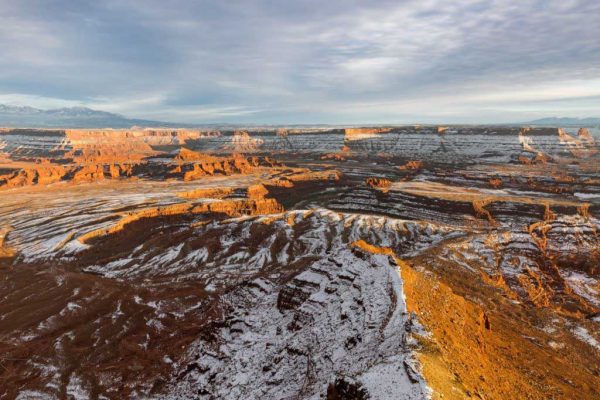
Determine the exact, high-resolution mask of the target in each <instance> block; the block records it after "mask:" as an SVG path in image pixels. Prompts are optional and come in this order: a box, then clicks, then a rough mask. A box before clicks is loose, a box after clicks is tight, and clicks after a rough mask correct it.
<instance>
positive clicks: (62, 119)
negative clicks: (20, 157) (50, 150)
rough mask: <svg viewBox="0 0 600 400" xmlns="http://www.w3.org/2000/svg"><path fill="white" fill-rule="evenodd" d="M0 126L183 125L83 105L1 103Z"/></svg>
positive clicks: (99, 126) (97, 126) (122, 126)
mask: <svg viewBox="0 0 600 400" xmlns="http://www.w3.org/2000/svg"><path fill="white" fill-rule="evenodd" d="M0 126H3V127H19V128H24V127H27V128H131V127H132V126H140V127H150V126H152V127H183V126H184V125H183V124H175V123H169V122H162V121H149V120H145V119H131V118H126V117H124V116H122V115H119V114H114V113H109V112H106V111H98V110H92V109H90V108H86V107H70V108H57V109H52V110H41V109H39V108H33V107H27V106H25V107H22V106H7V105H2V104H0Z"/></svg>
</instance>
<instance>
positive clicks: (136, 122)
mask: <svg viewBox="0 0 600 400" xmlns="http://www.w3.org/2000/svg"><path fill="white" fill-rule="evenodd" d="M506 125H537V126H557V127H561V126H562V127H564V126H584V127H592V126H600V118H558V117H551V118H542V119H536V120H534V121H527V122H521V123H515V124H506ZM133 126H139V127H157V128H158V127H164V128H184V127H200V126H203V127H209V126H210V127H212V128H223V127H239V126H241V125H237V124H202V125H200V124H179V123H173V122H164V121H151V120H146V119H135V118H127V117H124V116H122V115H119V114H115V113H110V112H106V111H98V110H93V109H91V108H87V107H69V108H56V109H50V110H42V109H39V108H34V107H27V106H9V105H3V104H0V127H8V128H94V129H96V128H98V129H99V128H131V127H133ZM256 126H260V125H256ZM290 126H291V125H290ZM298 126H305V125H298ZM306 126H309V125H306ZM310 126H312V125H310Z"/></svg>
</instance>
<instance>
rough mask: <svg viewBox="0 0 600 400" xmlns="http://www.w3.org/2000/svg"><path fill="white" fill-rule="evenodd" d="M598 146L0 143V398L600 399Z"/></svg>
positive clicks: (457, 129)
mask: <svg viewBox="0 0 600 400" xmlns="http://www.w3.org/2000/svg"><path fill="white" fill-rule="evenodd" d="M599 140H600V129H598V128H593V127H576V128H573V127H568V128H567V127H566V128H551V127H547V128H546V127H529V126H452V125H450V126H389V127H347V128H343V127H339V128H338V127H336V128H332V127H294V128H284V127H273V128H260V129H259V128H252V127H249V128H245V129H237V130H236V129H231V130H216V129H183V128H173V129H171V128H169V129H167V128H131V129H31V128H27V129H25V128H23V129H19V128H3V129H0V398H1V399H4V398H7V399H13V398H17V399H33V398H35V399H46V398H48V399H54V398H75V399H87V398H92V399H122V398H150V399H187V398H198V399H217V398H219V399H221V398H223V399H240V398H244V399H318V398H326V399H332V400H333V399H390V398H402V399H465V398H473V399H507V398H523V399H575V398H576V399H596V398H599V397H600V151H599V150H600V146H599V144H598V141H599Z"/></svg>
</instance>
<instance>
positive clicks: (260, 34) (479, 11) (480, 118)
mask: <svg viewBox="0 0 600 400" xmlns="http://www.w3.org/2000/svg"><path fill="white" fill-rule="evenodd" d="M0 13H1V15H3V24H2V25H1V26H0V52H2V54H3V57H2V58H0V100H2V101H4V102H11V99H12V102H19V101H22V100H23V99H27V98H28V97H27V96H29V98H31V99H37V101H38V103H39V102H40V101H41V100H40V99H45V100H43V101H42V103H44V104H48V105H51V104H53V100H55V104H56V105H60V106H62V105H65V104H73V105H87V106H93V107H97V108H100V109H104V110H107V111H113V112H120V113H123V114H126V115H131V116H135V117H144V118H162V119H166V120H181V121H188V122H205V121H229V122H235V121H238V122H272V123H285V122H290V123H291V122H306V123H310V122H317V123H318V122H340V123H341V122H356V123H360V122H362V121H365V122H368V121H372V122H376V121H381V122H412V121H422V122H427V121H433V120H438V119H445V120H448V121H449V122H452V121H457V120H465V121H466V120H468V121H477V122H497V121H500V122H501V121H514V120H515V119H522V118H527V116H528V115H531V116H532V117H537V116H539V115H541V114H544V113H551V114H557V113H558V114H563V115H568V114H569V113H571V114H573V113H574V112H576V111H577V110H593V109H594V107H596V108H598V107H597V106H598V101H597V99H598V96H599V95H600V93H598V77H599V76H600V41H599V40H598V39H597V38H598V37H600V26H599V25H598V24H595V23H594V21H595V20H597V19H598V17H600V3H598V2H593V1H585V0H580V1H577V0H571V1H565V0H562V1H558V0H523V1H520V2H513V1H508V0H487V1H471V0H457V1H453V2H448V1H443V0H421V1H416V0H414V1H412V0H408V1H373V2H364V1H358V0H356V1H352V0H330V1H327V2H323V1H314V0H301V1H295V2H279V1H269V0H247V1H235V0H232V1H227V2H222V1H216V0H214V1H209V0H207V1H199V2H189V1H175V0H170V1H158V0H145V1H141V0H138V1H134V0H119V1H117V0H110V1H103V2H97V1H91V0H89V1H85V0H84V1H78V2H72V1H68V0H51V1H41V0H40V1H34V0H4V1H3V2H1V3H0ZM569 99H571V100H572V102H571V103H570V100H569ZM550 104H551V105H552V106H550ZM573 104H577V106H576V107H574V106H573ZM534 114H535V115H534ZM492 120H493V121H492Z"/></svg>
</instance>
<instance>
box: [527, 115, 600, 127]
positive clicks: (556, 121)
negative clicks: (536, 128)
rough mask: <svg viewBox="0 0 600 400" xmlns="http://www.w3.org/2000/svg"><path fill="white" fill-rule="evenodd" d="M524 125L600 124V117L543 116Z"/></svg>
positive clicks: (588, 125) (585, 125) (584, 125)
mask: <svg viewBox="0 0 600 400" xmlns="http://www.w3.org/2000/svg"><path fill="white" fill-rule="evenodd" d="M524 125H543V126H559V127H560V126H582V127H590V126H600V118H565V117H562V118H559V117H550V118H541V119H536V120H534V121H529V122H525V123H524Z"/></svg>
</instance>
